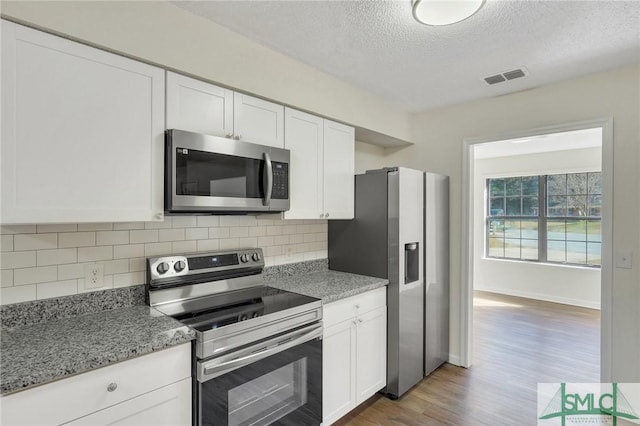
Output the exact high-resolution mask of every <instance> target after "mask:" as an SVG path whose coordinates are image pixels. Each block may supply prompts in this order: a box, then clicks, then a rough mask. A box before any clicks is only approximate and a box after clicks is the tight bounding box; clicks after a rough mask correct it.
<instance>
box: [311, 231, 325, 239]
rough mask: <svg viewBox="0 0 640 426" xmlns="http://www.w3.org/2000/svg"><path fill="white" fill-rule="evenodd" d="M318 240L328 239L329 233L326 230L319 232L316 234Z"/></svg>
mask: <svg viewBox="0 0 640 426" xmlns="http://www.w3.org/2000/svg"><path fill="white" fill-rule="evenodd" d="M314 235H315V236H316V241H327V234H326V233H325V232H317V233H315V234H314Z"/></svg>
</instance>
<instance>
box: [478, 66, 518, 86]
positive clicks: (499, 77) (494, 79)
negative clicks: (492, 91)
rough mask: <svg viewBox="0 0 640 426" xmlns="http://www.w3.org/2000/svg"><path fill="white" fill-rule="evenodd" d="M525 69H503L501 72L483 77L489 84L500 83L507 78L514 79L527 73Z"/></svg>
mask: <svg viewBox="0 0 640 426" xmlns="http://www.w3.org/2000/svg"><path fill="white" fill-rule="evenodd" d="M525 71H526V70H525V69H524V67H523V68H518V69H515V70H511V71H505V72H503V73H500V74H496V75H492V76H489V77H485V78H484V81H485V82H486V83H487V84H489V85H491V84H498V83H502V82H504V81H507V80H515V79H516V78H520V77H524V76H525V75H527V73H526V72H525Z"/></svg>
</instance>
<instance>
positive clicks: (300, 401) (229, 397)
mask: <svg viewBox="0 0 640 426" xmlns="http://www.w3.org/2000/svg"><path fill="white" fill-rule="evenodd" d="M198 398H199V413H200V424H201V425H203V426H205V425H206V426H213V425H216V426H221V425H226V426H248V425H256V426H262V425H272V424H275V425H291V426H294V425H295V426H300V425H309V426H310V425H319V424H320V423H321V421H322V341H321V340H312V341H309V342H306V343H303V344H301V345H298V346H295V347H293V348H291V349H287V350H285V351H283V352H280V353H277V354H275V355H272V356H270V357H268V358H265V359H262V360H260V361H257V362H254V363H252V364H249V365H246V366H244V367H241V368H239V369H237V370H234V371H231V372H229V373H226V374H224V375H222V376H219V377H216V378H214V379H211V380H209V381H207V382H204V383H199V397H198Z"/></svg>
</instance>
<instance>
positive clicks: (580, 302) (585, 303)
mask: <svg viewBox="0 0 640 426" xmlns="http://www.w3.org/2000/svg"><path fill="white" fill-rule="evenodd" d="M473 289H474V290H479V291H486V292H489V293H497V294H505V295H507V296H516V297H526V298H527V299H536V300H542V301H545V302H553V303H561V304H563V305H572V306H580V307H582V308H590V309H598V310H600V302H592V301H590V300H584V299H572V298H566V297H559V296H553V295H549V294H541V293H532V292H528V291H519V290H511V289H503V288H494V287H487V286H474V288H473Z"/></svg>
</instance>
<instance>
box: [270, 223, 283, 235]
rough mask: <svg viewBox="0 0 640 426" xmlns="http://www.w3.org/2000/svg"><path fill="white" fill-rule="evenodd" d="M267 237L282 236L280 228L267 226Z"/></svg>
mask: <svg viewBox="0 0 640 426" xmlns="http://www.w3.org/2000/svg"><path fill="white" fill-rule="evenodd" d="M267 235H282V226H277V225H275V226H267Z"/></svg>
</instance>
